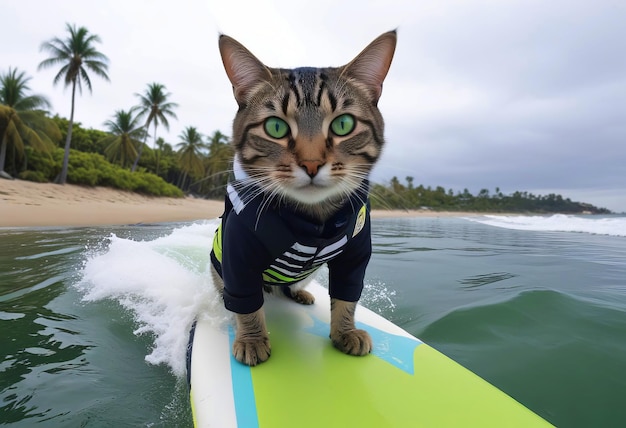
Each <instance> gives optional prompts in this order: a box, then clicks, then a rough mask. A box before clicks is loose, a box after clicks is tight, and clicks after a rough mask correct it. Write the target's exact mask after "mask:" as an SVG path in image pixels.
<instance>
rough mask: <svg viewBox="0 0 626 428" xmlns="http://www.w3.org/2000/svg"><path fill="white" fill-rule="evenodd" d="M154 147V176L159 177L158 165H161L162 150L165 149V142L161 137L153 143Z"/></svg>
mask: <svg viewBox="0 0 626 428" xmlns="http://www.w3.org/2000/svg"><path fill="white" fill-rule="evenodd" d="M154 145H155V147H156V149H157V150H156V175H159V164H160V163H161V153H163V148H164V147H165V140H164V139H163V138H161V137H159V138H157V140H156V143H154Z"/></svg>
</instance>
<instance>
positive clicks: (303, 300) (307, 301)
mask: <svg viewBox="0 0 626 428" xmlns="http://www.w3.org/2000/svg"><path fill="white" fill-rule="evenodd" d="M291 298H292V299H293V300H294V301H295V302H297V303H300V304H301V305H312V304H313V303H315V296H313V294H311V293H309V292H308V291H306V290H295V291H294V290H291Z"/></svg>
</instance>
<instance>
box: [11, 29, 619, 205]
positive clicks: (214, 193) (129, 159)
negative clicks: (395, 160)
mask: <svg viewBox="0 0 626 428" xmlns="http://www.w3.org/2000/svg"><path fill="white" fill-rule="evenodd" d="M66 30H67V32H68V33H69V35H68V36H67V38H66V39H64V40H62V39H59V38H57V37H54V38H52V39H51V40H49V41H47V42H44V43H43V44H42V45H41V50H42V51H46V52H48V53H49V54H50V57H49V58H48V59H45V60H44V61H42V62H41V63H40V64H39V68H40V69H41V68H49V67H53V66H59V67H60V69H59V71H58V73H57V74H56V76H55V78H54V81H53V83H54V84H57V83H58V82H59V81H61V80H62V81H63V83H64V85H65V86H66V87H69V86H71V88H72V104H71V112H70V118H69V120H68V119H65V118H62V117H59V116H58V115H55V116H54V117H50V114H49V113H48V112H47V111H46V109H49V108H50V103H49V102H48V100H47V99H46V98H45V97H44V96H42V95H36V94H30V88H29V86H28V82H29V81H30V80H31V78H30V77H28V76H26V75H25V74H24V73H23V72H19V71H18V70H17V69H16V68H9V70H8V72H7V73H5V74H1V75H0V174H2V175H13V176H17V177H19V178H21V179H24V180H31V181H37V182H49V181H56V182H58V183H61V184H63V183H65V182H66V181H68V182H70V183H74V184H81V185H88V186H109V187H114V188H118V189H122V190H129V191H134V192H141V193H144V194H148V195H156V196H175V197H180V196H183V190H184V191H185V192H187V193H193V194H196V195H200V196H204V197H212V198H222V197H223V193H224V187H225V185H226V183H227V180H228V175H229V171H230V170H231V162H232V158H233V149H232V147H231V145H230V144H229V141H228V137H227V136H226V135H224V134H222V133H221V132H220V131H215V132H214V133H213V134H212V135H210V136H208V137H205V136H204V135H203V134H202V133H200V132H199V131H198V129H197V128H195V127H193V126H187V127H186V128H185V129H184V131H183V132H182V133H181V135H179V137H178V138H179V141H178V142H177V144H176V147H177V149H178V150H174V148H173V147H172V145H171V144H170V143H168V142H166V141H165V140H164V139H163V138H158V137H157V129H158V126H159V125H163V127H165V129H169V122H168V119H177V117H176V114H175V113H174V110H175V109H176V107H178V104H176V103H174V102H172V101H171V100H170V97H171V94H170V93H169V92H167V90H166V87H165V85H163V84H161V83H157V82H153V83H150V84H148V85H147V88H146V90H145V92H144V93H142V94H140V93H135V96H136V97H137V98H138V99H139V104H138V105H136V106H133V107H131V108H130V109H127V110H124V109H119V110H117V111H115V112H114V114H112V116H111V117H112V119H109V120H107V121H106V122H104V123H103V125H104V127H105V129H106V131H102V130H98V129H84V128H82V126H81V124H80V123H79V122H74V105H75V102H74V101H75V93H76V88H78V90H79V92H82V85H83V84H85V85H86V86H87V88H88V89H89V91H90V92H91V89H92V85H91V80H90V76H89V73H93V74H95V75H97V76H99V77H101V78H103V79H105V80H107V81H108V80H109V77H108V75H107V72H108V58H107V57H106V56H105V55H104V54H102V53H100V52H99V51H98V50H97V49H96V46H95V44H96V43H100V38H99V37H98V36H97V35H95V34H91V33H90V32H89V31H88V30H87V29H86V28H85V27H76V26H75V25H70V24H66ZM151 126H153V129H154V135H153V138H154V149H152V148H150V147H149V146H148V145H147V144H146V142H147V140H148V136H149V132H148V131H149V128H150V127H151ZM63 141H65V143H64V144H63ZM174 183H175V184H176V185H175V184H174ZM181 189H183V190H181ZM372 205H373V207H374V208H383V209H390V208H396V209H419V208H424V207H427V208H428V209H432V210H458V211H482V212H486V211H491V212H544V213H553V212H560V213H581V212H592V213H609V211H608V210H606V209H604V208H596V207H594V206H592V205H589V204H584V203H579V202H572V201H571V200H569V199H564V198H563V197H561V196H560V195H554V194H550V195H547V196H535V195H533V194H529V193H527V192H515V193H513V194H511V195H503V194H502V193H501V192H500V190H499V189H497V188H496V191H495V193H493V194H489V191H488V190H487V189H483V190H481V191H480V192H479V193H478V195H472V194H471V193H470V192H469V191H468V190H467V189H465V190H464V191H463V192H457V193H454V191H453V190H448V191H446V190H445V189H444V188H443V187H436V188H435V189H432V188H431V187H424V186H422V185H420V186H417V187H414V186H413V178H412V177H407V178H406V185H405V184H401V183H400V182H399V180H398V179H397V178H396V177H394V178H393V179H392V180H391V182H390V183H389V184H388V185H382V184H373V185H372Z"/></svg>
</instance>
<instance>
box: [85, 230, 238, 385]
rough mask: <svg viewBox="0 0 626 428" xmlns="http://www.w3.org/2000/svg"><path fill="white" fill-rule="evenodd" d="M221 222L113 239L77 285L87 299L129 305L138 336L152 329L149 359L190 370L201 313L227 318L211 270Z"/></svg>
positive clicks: (181, 371)
mask: <svg viewBox="0 0 626 428" xmlns="http://www.w3.org/2000/svg"><path fill="white" fill-rule="evenodd" d="M217 224H218V223H217V221H211V222H206V223H202V224H193V225H190V226H185V227H181V228H178V229H175V230H173V232H172V233H171V234H170V235H168V236H165V237H162V238H157V239H155V240H152V241H133V240H130V239H122V238H119V237H117V236H111V237H110V238H109V242H108V245H107V247H106V249H105V250H104V252H99V253H98V254H93V255H91V256H90V257H88V259H87V261H86V262H85V263H84V267H83V271H82V279H81V281H80V282H79V284H78V285H77V287H78V288H79V289H80V290H82V292H83V293H84V300H85V301H89V302H93V301H98V300H104V299H111V300H115V301H117V302H119V303H120V304H121V305H122V306H123V307H124V308H126V309H128V310H129V311H130V312H131V313H132V314H133V317H134V319H135V321H136V323H137V324H138V326H139V327H138V328H137V329H136V330H135V332H134V333H135V334H136V335H141V334H151V335H153V336H154V345H153V349H152V350H151V352H150V354H148V355H147V356H146V361H148V362H149V363H151V364H166V365H168V366H169V367H170V369H171V370H172V372H173V373H174V374H175V375H177V376H183V375H184V374H185V371H186V368H185V364H186V359H185V352H186V347H187V341H188V337H189V329H190V327H191V325H192V323H193V321H194V320H195V319H196V318H197V317H200V316H202V317H208V318H209V319H211V320H214V321H215V322H216V323H222V322H224V321H225V320H226V319H228V314H227V312H226V311H225V310H224V309H223V305H222V304H221V302H220V299H219V298H218V294H217V292H216V291H215V289H214V287H213V284H212V281H211V275H210V274H209V263H210V258H209V252H210V249H211V245H212V240H213V234H214V232H215V228H216V227H217Z"/></svg>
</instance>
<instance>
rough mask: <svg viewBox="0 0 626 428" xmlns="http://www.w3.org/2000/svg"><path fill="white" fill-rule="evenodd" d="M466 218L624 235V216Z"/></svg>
mask: <svg viewBox="0 0 626 428" xmlns="http://www.w3.org/2000/svg"><path fill="white" fill-rule="evenodd" d="M467 219H468V220H471V221H475V222H478V223H482V224H486V225H489V226H496V227H502V228H506V229H516V230H535V231H544V232H579V233H591V234H595V235H610V236H626V217H591V216H585V217H580V216H572V215H563V214H555V215H552V216H498V215H486V216H483V217H468V218H467Z"/></svg>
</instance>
